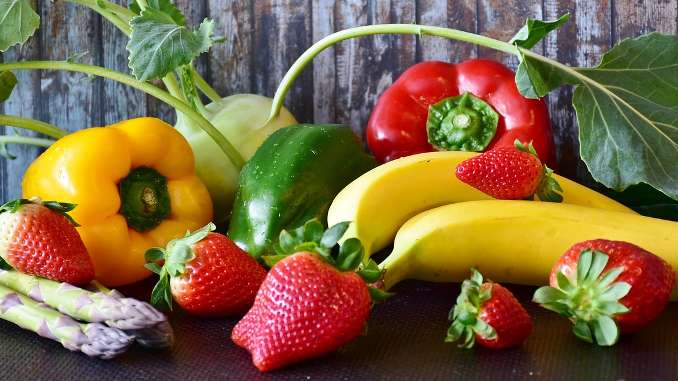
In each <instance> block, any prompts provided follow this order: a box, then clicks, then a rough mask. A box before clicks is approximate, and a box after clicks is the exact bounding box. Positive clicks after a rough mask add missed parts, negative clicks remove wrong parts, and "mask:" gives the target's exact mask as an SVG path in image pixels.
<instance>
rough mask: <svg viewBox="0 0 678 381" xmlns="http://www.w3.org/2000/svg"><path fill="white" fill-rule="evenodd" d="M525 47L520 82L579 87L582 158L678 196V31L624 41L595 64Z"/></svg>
mask: <svg viewBox="0 0 678 381" xmlns="http://www.w3.org/2000/svg"><path fill="white" fill-rule="evenodd" d="M521 54H522V55H523V62H524V63H525V64H526V65H527V69H526V72H525V75H524V76H522V77H520V76H516V82H517V83H518V86H519V88H521V87H523V88H528V87H532V89H533V91H534V93H536V94H537V95H539V96H541V95H544V94H546V93H547V92H548V91H549V90H551V89H553V88H555V87H558V86H560V85H562V84H566V83H569V84H573V85H575V86H576V89H575V91H574V96H573V100H572V102H573V104H574V108H575V111H576V113H577V122H578V124H579V141H580V150H581V157H582V159H583V160H584V162H585V163H586V165H587V167H588V169H589V171H590V172H591V175H593V177H594V178H595V179H596V180H598V181H599V182H601V183H602V184H604V185H605V186H607V187H609V188H612V189H615V190H619V191H621V190H624V189H626V188H627V187H629V186H631V185H634V184H638V183H646V184H649V185H651V186H652V187H654V188H655V189H657V190H659V191H661V192H662V193H664V194H666V195H667V196H669V197H671V198H673V199H676V200H678V165H677V164H676V163H678V59H676V57H678V36H674V35H671V36H667V35H662V34H659V33H650V34H647V35H644V36H641V37H638V38H634V39H628V40H624V41H622V42H621V43H620V44H619V45H617V46H615V47H614V48H612V49H611V50H610V51H609V52H608V53H606V54H605V55H604V56H603V59H602V61H601V62H600V64H599V65H598V66H596V67H594V68H570V67H568V66H565V65H563V64H560V63H557V62H555V61H552V60H549V59H546V58H544V57H541V56H538V55H536V54H531V52H529V51H527V50H524V49H521Z"/></svg>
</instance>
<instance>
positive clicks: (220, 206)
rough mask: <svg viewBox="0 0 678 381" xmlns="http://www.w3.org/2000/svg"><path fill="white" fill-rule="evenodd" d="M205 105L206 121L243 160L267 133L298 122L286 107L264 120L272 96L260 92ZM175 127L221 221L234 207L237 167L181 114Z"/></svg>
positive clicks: (250, 155)
mask: <svg viewBox="0 0 678 381" xmlns="http://www.w3.org/2000/svg"><path fill="white" fill-rule="evenodd" d="M205 108H206V110H207V118H208V119H209V121H210V122H211V123H212V124H213V125H214V127H216V128H217V130H219V132H221V133H222V134H224V136H225V137H226V138H227V139H228V140H229V141H230V142H231V143H233V145H234V146H235V147H236V148H237V150H238V152H239V153H240V155H241V156H242V157H243V159H245V160H249V159H250V158H251V157H252V155H254V153H255V152H256V150H257V148H259V146H260V145H261V143H263V141H264V140H265V139H266V138H267V137H268V136H269V135H270V134H272V133H273V132H275V131H277V130H279V129H280V128H282V127H286V126H289V125H292V124H297V121H296V119H294V116H292V114H291V113H290V112H289V111H287V110H286V109H284V110H282V112H281V113H280V115H279V116H278V117H277V118H275V119H273V120H271V121H269V122H268V123H267V122H266V118H267V112H268V110H269V109H270V108H271V98H267V97H263V96H261V95H255V94H236V95H231V96H230V97H226V98H224V99H222V100H220V101H217V102H214V103H210V104H208V105H207V106H206V107H205ZM175 127H176V129H177V130H179V132H181V133H182V134H183V135H184V136H185V137H186V139H187V140H188V142H189V143H190V144H191V147H192V148H193V154H194V155H195V163H196V173H197V174H198V176H199V177H200V178H201V179H202V181H203V183H205V185H206V186H207V190H208V191H209V192H210V195H211V196H212V203H213V205H214V216H215V221H216V222H222V221H223V220H225V219H226V217H227V216H228V214H229V212H230V210H231V207H232V206H233V199H234V198H235V192H236V189H237V187H238V176H239V173H240V169H239V168H237V167H236V166H234V165H233V163H232V162H231V161H230V160H228V157H226V155H225V154H224V153H223V152H222V151H221V150H220V149H219V146H218V145H217V144H216V143H215V142H214V140H212V138H210V137H209V136H208V135H207V134H206V133H205V132H204V131H203V130H201V129H200V128H197V126H196V125H195V124H194V123H191V122H190V120H188V119H187V118H185V117H184V116H183V115H182V114H179V115H178V120H177V124H176V125H175Z"/></svg>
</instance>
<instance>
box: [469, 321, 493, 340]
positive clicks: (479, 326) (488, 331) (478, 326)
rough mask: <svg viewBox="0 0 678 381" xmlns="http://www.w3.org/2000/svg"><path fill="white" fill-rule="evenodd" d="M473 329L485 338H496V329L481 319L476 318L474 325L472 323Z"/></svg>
mask: <svg viewBox="0 0 678 381" xmlns="http://www.w3.org/2000/svg"><path fill="white" fill-rule="evenodd" d="M473 331H474V332H475V333H477V334H478V335H480V337H482V338H483V339H485V340H494V339H496V338H497V331H496V330H495V329H494V328H492V326H491V325H489V324H487V323H485V322H484V321H482V320H481V319H477V320H476V323H475V325H473Z"/></svg>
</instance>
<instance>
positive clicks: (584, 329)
mask: <svg viewBox="0 0 678 381" xmlns="http://www.w3.org/2000/svg"><path fill="white" fill-rule="evenodd" d="M572 332H574V335H575V336H577V337H578V338H580V339H582V340H584V341H586V342H587V343H593V335H592V334H591V327H589V325H588V323H586V322H584V321H581V320H579V321H577V322H576V323H574V327H572Z"/></svg>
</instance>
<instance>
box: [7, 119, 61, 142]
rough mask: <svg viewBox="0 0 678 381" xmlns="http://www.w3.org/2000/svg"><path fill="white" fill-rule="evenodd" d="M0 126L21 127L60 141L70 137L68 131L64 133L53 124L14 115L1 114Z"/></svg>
mask: <svg viewBox="0 0 678 381" xmlns="http://www.w3.org/2000/svg"><path fill="white" fill-rule="evenodd" d="M0 125H2V126H12V127H19V128H23V129H26V130H31V131H35V132H39V133H41V134H43V135H47V136H51V137H53V138H55V139H60V138H63V137H64V136H66V135H68V132H67V131H64V130H62V129H61V128H59V127H57V126H54V125H52V124H49V123H45V122H41V121H39V120H35V119H30V118H22V117H18V116H12V115H2V114H0Z"/></svg>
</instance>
